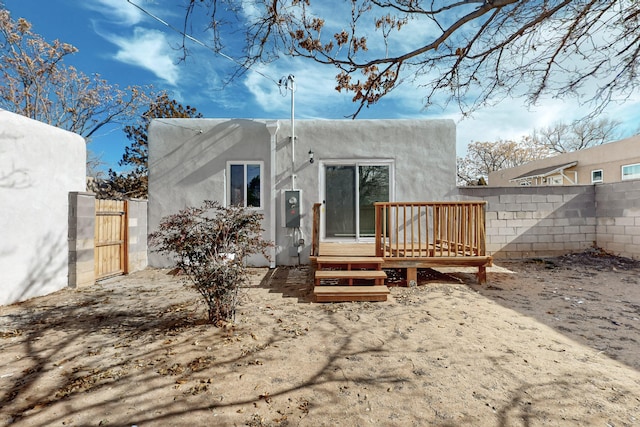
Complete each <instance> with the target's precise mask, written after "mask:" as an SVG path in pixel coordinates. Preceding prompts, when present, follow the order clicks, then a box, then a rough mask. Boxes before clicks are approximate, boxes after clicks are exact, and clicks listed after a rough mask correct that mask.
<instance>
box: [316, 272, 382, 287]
mask: <svg viewBox="0 0 640 427" xmlns="http://www.w3.org/2000/svg"><path fill="white" fill-rule="evenodd" d="M386 278H387V273H385V272H384V271H382V270H317V271H316V274H315V279H316V280H315V284H316V285H319V284H320V280H323V279H337V280H348V283H349V285H352V284H353V281H354V280H359V279H362V280H374V281H375V284H376V285H383V284H384V279H386Z"/></svg>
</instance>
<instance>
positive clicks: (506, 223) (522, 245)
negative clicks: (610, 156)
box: [459, 185, 597, 259]
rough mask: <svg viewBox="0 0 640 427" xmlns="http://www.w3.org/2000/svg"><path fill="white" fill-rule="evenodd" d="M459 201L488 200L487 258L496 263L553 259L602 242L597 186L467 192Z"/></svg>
mask: <svg viewBox="0 0 640 427" xmlns="http://www.w3.org/2000/svg"><path fill="white" fill-rule="evenodd" d="M459 195H460V200H485V201H487V202H488V203H487V208H486V226H487V240H486V241H487V252H488V254H490V255H492V256H493V257H494V258H495V259H507V258H509V259H518V258H530V257H550V256H558V255H563V254H566V253H570V252H579V251H583V250H585V249H587V248H589V247H592V246H593V245H594V244H595V243H596V240H597V233H596V225H597V220H596V207H595V206H596V205H595V190H594V186H592V185H587V186H565V187H468V188H460V189H459Z"/></svg>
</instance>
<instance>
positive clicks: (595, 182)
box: [591, 169, 604, 184]
mask: <svg viewBox="0 0 640 427" xmlns="http://www.w3.org/2000/svg"><path fill="white" fill-rule="evenodd" d="M596 172H600V179H593V174H594V173H596ZM601 182H604V172H603V171H602V169H594V170H592V171H591V183H592V184H599V183H601Z"/></svg>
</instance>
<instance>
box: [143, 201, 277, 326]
mask: <svg viewBox="0 0 640 427" xmlns="http://www.w3.org/2000/svg"><path fill="white" fill-rule="evenodd" d="M262 218H263V215H262V214H259V213H257V212H255V211H253V210H250V209H247V208H243V207H237V206H230V207H223V206H221V205H220V204H219V203H218V202H212V201H205V202H204V203H203V205H202V206H201V207H188V208H186V209H183V210H181V211H180V212H178V213H177V214H174V215H169V216H166V217H164V218H162V220H161V221H160V226H159V228H158V231H156V232H155V233H152V234H150V235H149V243H150V244H151V246H153V247H154V251H155V252H160V253H164V254H167V255H173V256H174V257H175V260H176V266H177V267H178V268H179V270H180V271H181V272H182V273H183V274H184V275H185V280H186V283H185V284H187V285H190V286H192V287H193V288H195V289H196V290H197V291H198V292H199V293H200V295H201V296H202V298H203V299H204V300H205V302H206V304H207V306H208V311H209V312H208V316H209V322H211V323H214V324H215V325H216V326H219V325H221V324H222V323H223V322H224V321H229V320H232V319H233V318H234V316H235V309H236V305H237V298H238V287H239V286H240V284H242V283H243V282H244V281H245V280H246V278H247V269H246V266H245V258H246V257H247V256H248V255H252V254H258V253H261V254H263V255H264V256H265V257H267V258H268V257H269V256H268V254H267V248H268V247H269V246H271V245H270V243H268V242H266V241H265V240H263V239H262V232H263V231H264V230H263V229H262V227H261V220H262Z"/></svg>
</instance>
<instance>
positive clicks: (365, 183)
mask: <svg viewBox="0 0 640 427" xmlns="http://www.w3.org/2000/svg"><path fill="white" fill-rule="evenodd" d="M388 201H389V166H388V165H382V166H379V165H362V166H359V167H358V212H359V215H358V218H359V220H360V221H359V224H360V225H359V231H360V233H359V237H374V236H375V231H376V218H375V214H376V212H375V208H374V206H373V204H374V203H375V202H388Z"/></svg>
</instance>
